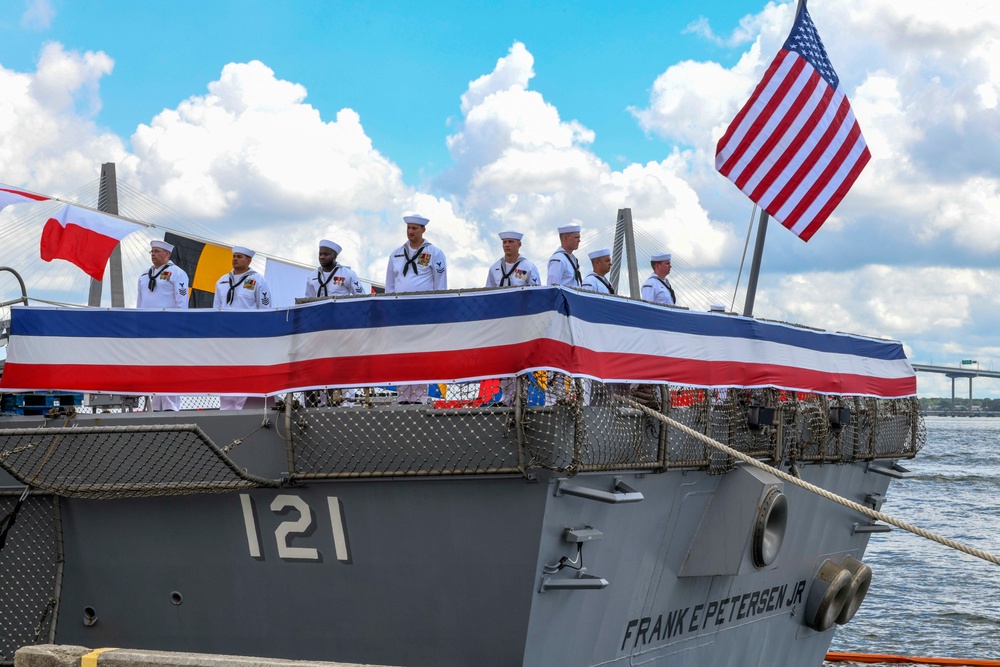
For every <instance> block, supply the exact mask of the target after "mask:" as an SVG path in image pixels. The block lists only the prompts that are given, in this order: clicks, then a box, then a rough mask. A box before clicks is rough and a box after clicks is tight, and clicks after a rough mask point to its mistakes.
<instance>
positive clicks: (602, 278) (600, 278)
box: [591, 273, 615, 294]
mask: <svg viewBox="0 0 1000 667" xmlns="http://www.w3.org/2000/svg"><path fill="white" fill-rule="evenodd" d="M591 275H592V276H594V277H595V278H597V279H598V280H600V281H601V282H602V283H604V286H605V287H607V288H608V294H614V293H615V288H614V287H612V286H611V283H609V282H608V281H607V280H605V279H604V276H599V275H597V274H596V273H592V274H591Z"/></svg>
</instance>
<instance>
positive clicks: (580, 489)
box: [556, 477, 644, 505]
mask: <svg viewBox="0 0 1000 667" xmlns="http://www.w3.org/2000/svg"><path fill="white" fill-rule="evenodd" d="M562 495H567V496H577V497H579V498H587V499H588V500H597V501H600V502H602V503H610V504H612V505H617V504H620V503H637V502H639V501H640V500H643V499H644V497H643V495H642V493H641V492H639V491H636V490H635V489H633V488H632V487H631V486H629V485H628V484H626V483H625V482H623V481H622V478H621V477H615V478H614V485H613V486H612V488H611V491H600V490H598V489H592V488H590V487H588V486H576V485H573V484H570V483H569V480H568V479H566V478H565V477H564V478H562V479H560V480H559V481H557V482H556V496H562Z"/></svg>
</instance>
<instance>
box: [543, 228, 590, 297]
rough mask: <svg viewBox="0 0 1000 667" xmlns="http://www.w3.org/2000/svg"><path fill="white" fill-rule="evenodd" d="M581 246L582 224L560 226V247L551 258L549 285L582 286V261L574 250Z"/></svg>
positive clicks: (547, 282)
mask: <svg viewBox="0 0 1000 667" xmlns="http://www.w3.org/2000/svg"><path fill="white" fill-rule="evenodd" d="M579 247H580V225H578V224H576V223H574V224H570V225H563V226H562V227H560V228H559V247H558V248H557V249H556V251H555V252H554V253H552V257H550V258H549V270H548V279H547V280H546V284H547V285H566V286H567V287H580V285H581V284H582V283H583V280H582V279H581V276H580V262H579V260H577V258H576V257H574V256H573V251H574V250H576V249H577V248H579Z"/></svg>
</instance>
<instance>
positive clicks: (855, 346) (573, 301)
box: [11, 287, 906, 361]
mask: <svg viewBox="0 0 1000 667" xmlns="http://www.w3.org/2000/svg"><path fill="white" fill-rule="evenodd" d="M546 312H554V313H558V314H560V315H563V316H567V315H570V316H572V317H575V318H578V319H580V320H583V321H585V322H590V323H594V324H608V325H615V326H624V327H632V328H636V329H649V330H659V331H675V332H677V333H681V334H687V335H695V336H710V337H728V338H742V339H748V340H759V341H762V342H770V343H778V344H783V345H790V346H793V347H798V348H802V349H808V350H815V351H818V352H824V353H834V354H849V355H854V356H859V357H866V358H872V359H881V360H890V361H891V360H899V359H905V358H906V357H905V354H904V353H903V347H902V345H901V344H900V343H899V342H897V341H879V340H873V339H868V338H862V337H857V336H850V335H846V334H835V333H830V332H822V331H815V330H811V329H803V328H797V327H794V326H791V325H783V324H777V323H770V322H761V321H759V320H753V319H748V318H743V317H733V316H727V315H718V314H708V313H700V312H697V313H695V312H690V311H685V310H675V309H670V308H663V307H661V306H656V305H653V304H646V303H643V302H638V301H626V300H619V299H609V298H603V297H599V296H596V295H588V294H586V293H581V292H576V291H574V290H569V289H564V288H562V287H532V288H527V289H503V290H489V291H482V292H478V291H474V292H464V293H460V294H454V293H449V294H428V295H420V296H416V295H407V296H405V297H403V298H393V297H392V296H376V297H365V298H355V299H345V300H341V301H324V302H318V303H314V304H307V305H303V306H296V307H292V308H288V309H280V310H270V311H241V310H229V311H217V310H202V309H198V310H165V311H148V310H147V311H141V310H130V309H113V310H109V309H58V310H57V309H52V308H15V309H14V316H13V318H12V321H11V333H12V334H13V335H15V336H67V337H105V338H123V339H124V338H129V339H143V338H232V339H234V343H236V342H237V341H238V340H239V339H240V338H268V337H278V336H287V335H291V334H308V333H313V332H318V331H344V330H351V329H375V328H380V327H389V326H401V325H404V324H405V325H434V324H441V325H445V324H449V323H458V322H476V321H483V320H491V319H497V318H503V317H515V316H527V315H537V314H540V313H546Z"/></svg>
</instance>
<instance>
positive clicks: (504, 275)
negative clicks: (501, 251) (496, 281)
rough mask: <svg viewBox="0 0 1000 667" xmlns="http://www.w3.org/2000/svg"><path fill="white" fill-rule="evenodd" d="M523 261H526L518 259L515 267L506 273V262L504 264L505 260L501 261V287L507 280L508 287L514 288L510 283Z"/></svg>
mask: <svg viewBox="0 0 1000 667" xmlns="http://www.w3.org/2000/svg"><path fill="white" fill-rule="evenodd" d="M523 261H524V258H523V257H518V258H517V261H516V262H514V266H512V267H510V271H504V270H503V265H504V264H505V263H506V262H504V260H502V259H501V260H500V273H501V278H500V287H503V281H505V280H506V281H507V286H508V287H513V284H512V283H511V282H510V277H511V275H512V274H513V273H514V271H517V265H518V264H520V263H521V262H523Z"/></svg>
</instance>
